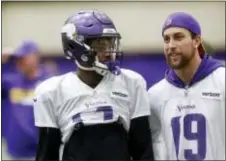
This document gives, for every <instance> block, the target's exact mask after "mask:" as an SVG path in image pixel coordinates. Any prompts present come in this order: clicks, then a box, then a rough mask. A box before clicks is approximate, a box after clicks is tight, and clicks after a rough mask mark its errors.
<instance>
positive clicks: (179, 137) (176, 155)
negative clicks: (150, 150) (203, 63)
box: [148, 67, 225, 160]
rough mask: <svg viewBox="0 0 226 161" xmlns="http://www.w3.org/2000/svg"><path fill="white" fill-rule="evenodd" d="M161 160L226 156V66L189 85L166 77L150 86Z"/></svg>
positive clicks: (156, 144)
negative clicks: (174, 82) (174, 83)
mask: <svg viewBox="0 0 226 161" xmlns="http://www.w3.org/2000/svg"><path fill="white" fill-rule="evenodd" d="M148 92H149V98H150V104H151V109H152V115H153V117H152V118H151V122H150V123H151V127H152V131H153V140H154V150H155V151H156V159H159V160H195V158H196V159H197V158H198V159H199V160H225V68H224V67H220V68H218V69H216V70H215V71H213V72H212V73H211V74H209V75H208V76H206V77H205V78H204V79H202V80H200V81H199V82H197V83H196V84H194V85H193V86H191V87H190V88H187V89H183V88H178V87H176V86H174V85H172V84H170V83H169V82H168V81H167V80H166V79H163V80H161V81H160V82H159V83H157V84H155V85H154V86H153V87H151V88H150V89H149V91H148Z"/></svg>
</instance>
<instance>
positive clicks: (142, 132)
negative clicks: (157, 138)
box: [129, 116, 154, 160]
mask: <svg viewBox="0 0 226 161" xmlns="http://www.w3.org/2000/svg"><path fill="white" fill-rule="evenodd" d="M129 149H130V153H131V156H132V158H133V160H154V154H153V148H152V139H151V132H150V128H149V116H142V117H138V118H135V119H133V120H132V121H131V126H130V131H129Z"/></svg>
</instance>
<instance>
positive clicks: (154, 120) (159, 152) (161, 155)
mask: <svg viewBox="0 0 226 161" xmlns="http://www.w3.org/2000/svg"><path fill="white" fill-rule="evenodd" d="M153 93H154V92H153V91H152V89H151V88H150V89H149V90H148V95H149V105H150V109H151V116H150V119H149V121H150V123H149V124H150V129H151V133H152V142H153V150H154V156H155V160H167V150H166V145H165V142H164V138H163V132H162V126H161V121H160V114H159V109H158V107H157V104H156V103H157V102H158V100H156V98H155V97H154V94H153ZM160 97H161V96H160Z"/></svg>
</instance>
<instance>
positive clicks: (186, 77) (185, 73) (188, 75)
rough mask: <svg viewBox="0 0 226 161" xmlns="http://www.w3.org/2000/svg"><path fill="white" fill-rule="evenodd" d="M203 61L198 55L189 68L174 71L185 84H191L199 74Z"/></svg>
mask: <svg viewBox="0 0 226 161" xmlns="http://www.w3.org/2000/svg"><path fill="white" fill-rule="evenodd" d="M201 61H202V59H201V58H200V57H199V55H198V54H196V55H195V56H194V58H193V59H192V60H191V61H190V62H189V64H188V65H187V66H185V67H184V68H183V69H178V70H176V69H175V70H174V71H175V73H176V75H177V76H178V77H179V78H180V79H181V80H182V81H183V82H184V83H185V84H189V83H190V82H191V80H192V79H193V77H194V75H195V73H196V72H197V70H198V68H199V66H200V64H201Z"/></svg>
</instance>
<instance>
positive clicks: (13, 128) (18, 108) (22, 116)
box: [1, 40, 51, 159]
mask: <svg viewBox="0 0 226 161" xmlns="http://www.w3.org/2000/svg"><path fill="white" fill-rule="evenodd" d="M9 57H11V58H15V65H16V71H14V72H11V73H9V72H7V66H3V68H4V69H3V70H4V71H5V72H4V73H3V75H2V91H1V92H2V101H3V104H2V111H3V113H2V120H3V129H2V130H3V134H4V135H3V136H4V138H5V141H6V143H7V152H8V154H9V155H10V157H11V159H20V158H30V157H31V158H32V157H34V156H35V153H36V145H37V131H36V128H35V126H34V118H33V103H32V102H33V101H32V99H33V90H34V88H35V87H36V86H37V84H39V83H40V82H41V81H43V80H45V79H47V78H49V77H50V76H51V74H50V73H48V72H46V71H45V69H44V68H42V67H41V66H40V56H39V48H38V46H37V44H36V43H35V42H34V41H31V40H24V41H22V43H21V45H19V47H18V48H17V49H15V51H14V52H13V53H12V54H11V55H8V56H7V55H5V54H4V56H3V57H2V58H4V59H3V60H4V61H3V63H4V62H5V61H6V60H7V58H9ZM11 60H12V59H11Z"/></svg>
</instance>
